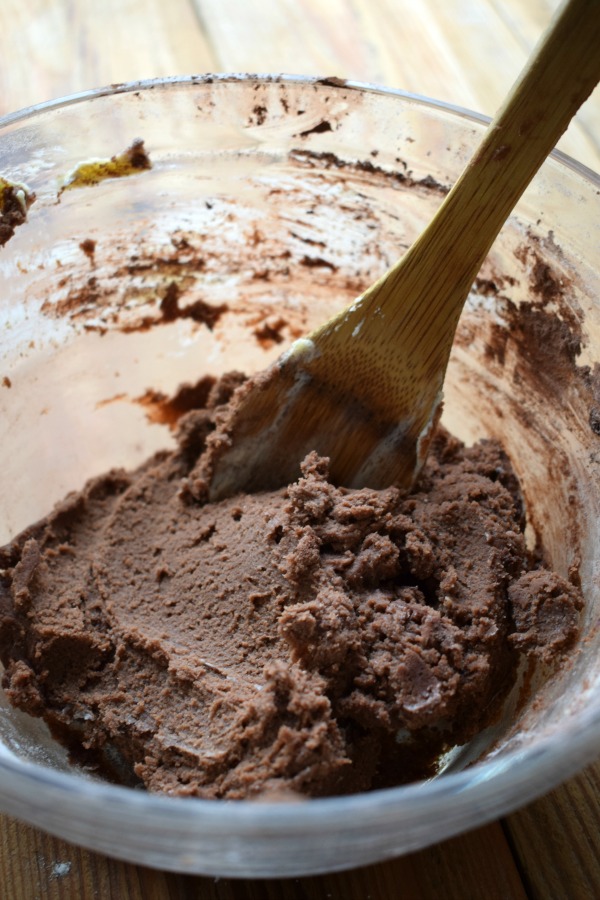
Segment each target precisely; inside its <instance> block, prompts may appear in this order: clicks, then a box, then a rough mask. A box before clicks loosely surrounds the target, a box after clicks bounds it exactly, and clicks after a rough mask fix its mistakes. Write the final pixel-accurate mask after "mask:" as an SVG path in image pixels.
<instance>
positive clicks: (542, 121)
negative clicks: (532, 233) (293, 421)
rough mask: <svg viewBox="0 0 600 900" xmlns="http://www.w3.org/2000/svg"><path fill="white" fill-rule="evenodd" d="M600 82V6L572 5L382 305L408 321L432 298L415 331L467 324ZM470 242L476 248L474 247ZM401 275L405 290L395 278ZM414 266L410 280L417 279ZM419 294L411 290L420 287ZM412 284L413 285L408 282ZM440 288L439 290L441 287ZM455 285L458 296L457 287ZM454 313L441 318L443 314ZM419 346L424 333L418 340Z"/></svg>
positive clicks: (599, 1)
mask: <svg viewBox="0 0 600 900" xmlns="http://www.w3.org/2000/svg"><path fill="white" fill-rule="evenodd" d="M599 80H600V0H569V2H566V3H564V4H563V6H562V7H561V8H560V9H559V11H558V12H557V14H556V16H555V18H554V20H553V22H552V24H551V25H550V27H549V29H548V31H547V32H546V34H545V35H544V37H543V38H542V40H541V41H540V44H539V46H538V48H537V49H536V51H535V52H534V54H533V56H532V57H531V59H530V62H529V64H528V65H527V66H526V67H525V69H523V71H522V73H521V75H520V77H519V78H518V80H517V82H516V83H515V84H514V86H513V88H512V90H511V91H510V93H509V95H508V97H507V99H506V101H505V102H504V104H503V106H502V107H501V109H500V110H499V112H498V113H497V115H496V117H495V118H494V120H493V122H492V123H491V124H490V126H489V128H488V131H487V133H486V135H485V137H484V139H483V141H482V143H481V144H480V146H479V148H478V150H477V152H476V153H475V155H474V157H473V159H472V160H471V161H470V163H469V164H468V166H467V167H466V169H465V170H464V172H463V174H462V175H461V177H460V178H459V179H458V181H457V182H456V184H455V185H454V187H453V189H452V190H451V192H450V193H449V194H448V196H447V197H446V199H445V201H444V203H443V204H442V206H441V207H440V209H439V210H438V212H437V214H436V216H435V217H434V218H433V220H432V222H431V224H430V225H429V226H428V227H427V229H426V230H425V231H424V232H423V234H422V235H421V237H420V238H419V239H418V240H417V241H416V242H415V243H414V244H413V245H412V247H411V248H410V250H409V251H408V252H407V254H406V255H405V256H404V257H403V258H402V259H401V260H400V261H399V262H398V263H397V264H396V265H395V266H394V267H393V268H392V269H391V270H390V272H389V273H388V275H386V276H385V277H384V278H385V282H386V284H385V292H384V294H383V296H382V294H381V293H380V291H379V288H378V285H377V284H376V285H374V286H373V288H372V289H371V291H368V292H367V294H371V293H372V292H373V293H374V295H375V296H376V297H377V306H379V307H380V308H381V307H382V303H385V307H384V308H385V309H386V311H388V312H390V313H391V312H393V311H394V310H396V311H398V312H400V311H401V313H402V316H403V317H404V316H405V315H406V313H407V312H408V310H407V305H406V303H407V301H408V302H410V300H412V302H413V304H415V305H416V306H418V305H419V298H420V297H422V296H423V295H426V296H428V297H429V298H433V297H437V301H438V302H437V304H429V303H428V304H427V305H426V306H423V305H421V308H420V309H418V310H415V312H416V313H417V316H416V321H415V327H416V328H417V329H418V328H419V323H420V326H421V327H427V325H428V323H429V322H431V321H432V320H435V323H436V331H438V332H440V333H442V332H443V331H444V328H445V329H446V332H447V334H448V335H449V337H450V342H451V339H452V337H453V330H454V329H453V328H451V327H450V325H449V324H448V322H451V321H456V320H458V316H459V315H460V312H461V309H462V306H463V302H464V299H465V297H466V295H467V292H468V290H469V288H470V286H471V284H472V283H473V281H474V279H475V277H476V275H477V272H478V271H479V269H480V267H481V264H482V262H483V260H484V258H485V256H486V255H487V253H488V251H489V249H490V247H491V245H492V244H493V242H494V240H495V238H496V236H497V234H498V232H499V231H500V229H501V227H502V225H503V224H504V222H505V221H506V219H507V217H508V215H509V213H510V212H511V210H512V209H513V207H514V206H515V204H516V202H517V200H518V199H519V198H520V196H521V195H522V193H523V191H524V190H525V188H526V187H527V185H528V184H529V182H530V181H531V179H532V178H533V176H534V175H535V173H536V172H537V170H538V169H539V167H540V166H541V164H542V162H543V161H544V159H545V158H546V156H547V155H548V154H549V153H550V151H551V150H552V148H553V147H554V146H555V144H556V142H557V141H558V139H559V138H560V137H561V135H562V134H563V132H564V131H565V130H566V128H567V126H568V124H569V122H570V121H571V119H572V118H573V116H574V115H575V113H576V111H577V110H578V108H579V107H580V106H581V104H582V103H583V102H584V100H586V98H587V97H588V96H589V95H590V94H591V92H592V90H593V89H594V87H595V86H596V84H597V83H598V81H599ZM465 235H468V247H466V246H465ZM400 269H401V270H402V288H401V291H399V292H395V291H394V285H395V280H394V272H395V271H397V270H400ZM408 269H410V270H411V276H410V277H409V276H408ZM411 278H412V279H413V280H412V284H413V286H414V289H411V280H410V279H411ZM407 279H408V280H407ZM432 279H434V282H435V281H436V280H437V281H438V282H439V290H436V287H435V284H432ZM449 286H451V287H452V289H451V290H448V287H449ZM444 306H447V310H444V312H445V315H444V316H442V317H441V318H440V312H439V310H440V309H441V308H443V307H444ZM414 338H415V341H414V346H415V347H419V346H420V341H419V332H418V331H417V333H415V334H414Z"/></svg>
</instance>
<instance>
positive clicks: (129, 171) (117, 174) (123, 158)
mask: <svg viewBox="0 0 600 900" xmlns="http://www.w3.org/2000/svg"><path fill="white" fill-rule="evenodd" d="M151 168H152V163H151V162H150V158H149V157H148V154H147V153H146V150H145V148H144V142H143V141H142V140H136V141H134V142H133V144H132V145H131V147H128V148H127V150H125V151H124V152H123V153H120V154H119V155H118V156H111V158H110V159H89V160H86V161H85V162H82V163H80V164H79V165H78V166H76V168H75V169H73V171H72V172H70V173H69V174H68V175H67V176H65V180H64V181H63V184H62V187H61V189H60V192H59V196H60V194H62V192H63V191H70V190H72V189H73V188H80V187H92V186H93V185H95V184H99V183H100V182H101V181H105V180H106V179H107V178H124V177H126V176H127V175H136V174H137V173H138V172H140V171H143V170H144V169H151Z"/></svg>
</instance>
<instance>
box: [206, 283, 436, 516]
mask: <svg viewBox="0 0 600 900" xmlns="http://www.w3.org/2000/svg"><path fill="white" fill-rule="evenodd" d="M363 300H364V303H361V302H360V301H359V302H357V303H355V304H354V305H353V306H352V307H351V308H350V309H349V310H347V311H345V312H344V313H342V314H341V315H340V316H339V317H337V318H336V319H334V320H332V321H331V322H329V323H327V325H325V326H323V327H322V328H321V329H319V330H318V331H316V332H313V333H312V334H311V335H310V337H309V338H303V339H301V340H299V341H296V343H295V344H293V345H292V347H291V348H290V350H289V351H288V352H287V353H285V354H284V355H283V356H282V357H281V358H280V359H279V360H277V362H275V363H274V364H273V365H272V366H271V367H270V368H269V369H267V370H266V371H265V372H263V373H261V374H260V375H258V376H256V377H255V378H253V379H251V380H250V381H249V382H248V383H246V384H245V385H244V386H243V387H242V388H241V389H240V390H239V391H238V393H237V395H236V397H235V402H234V403H233V405H232V406H231V408H230V410H229V412H228V414H227V415H226V417H225V418H224V419H223V420H222V421H221V422H220V423H219V428H218V430H217V432H216V433H215V435H214V436H213V437H212V439H209V446H208V449H207V452H206V454H205V456H204V459H203V461H202V468H203V472H204V477H205V479H206V481H207V483H208V485H209V498H210V499H211V500H219V499H221V498H223V497H226V496H229V495H231V494H233V493H236V492H238V491H260V490H271V489H275V488H279V487H282V486H284V485H286V484H289V483H290V482H291V481H293V480H294V479H296V478H297V477H298V476H299V474H300V463H301V462H302V460H303V459H304V457H305V456H306V455H307V454H308V453H309V452H311V451H312V450H315V451H316V452H317V453H319V455H321V456H326V457H328V458H329V459H330V461H331V464H330V474H331V478H332V481H333V482H334V483H336V484H340V485H345V486H348V487H364V486H369V487H375V488H380V487H387V486H389V485H391V484H394V485H397V486H399V487H405V488H408V487H410V485H411V484H412V482H413V480H414V477H415V475H416V473H417V472H418V471H419V469H420V467H421V465H422V463H423V461H424V459H425V457H426V455H427V450H428V447H429V442H430V440H431V437H432V435H433V431H434V427H435V425H436V423H437V421H438V418H439V415H440V412H441V388H442V383H443V376H444V371H443V370H442V371H440V369H439V365H438V366H436V371H434V372H432V376H431V378H430V379H429V383H428V384H427V386H426V389H425V390H424V389H423V383H422V377H423V372H422V369H418V370H415V366H414V358H413V356H411V355H403V354H402V353H400V354H390V353H389V345H388V343H387V342H386V341H381V340H379V337H380V335H379V331H380V328H384V327H385V326H384V323H383V321H382V322H381V324H380V326H375V327H374V326H373V324H372V323H373V320H372V319H371V320H370V322H371V324H370V327H369V328H365V329H364V333H362V330H361V328H360V327H359V323H360V322H361V321H364V316H367V315H370V311H369V310H368V302H367V298H366V297H365V298H363ZM357 329H358V330H357ZM361 333H362V336H361ZM444 368H445V367H444Z"/></svg>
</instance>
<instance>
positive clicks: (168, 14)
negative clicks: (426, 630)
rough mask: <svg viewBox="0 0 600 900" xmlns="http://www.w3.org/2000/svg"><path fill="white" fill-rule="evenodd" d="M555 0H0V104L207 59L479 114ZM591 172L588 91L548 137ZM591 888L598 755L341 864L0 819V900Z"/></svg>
mask: <svg viewBox="0 0 600 900" xmlns="http://www.w3.org/2000/svg"><path fill="white" fill-rule="evenodd" d="M556 6H557V0H444V2H441V0H102V2H97V0H2V2H1V3H0V114H4V113H6V112H10V111H13V110H15V109H18V108H20V107H23V106H27V105H29V104H34V103H37V102H39V101H42V100H47V99H50V98H52V97H58V96H61V95H63V94H68V93H72V92H75V91H80V90H85V89H87V88H91V87H96V86H99V85H103V84H108V83H111V82H116V81H127V80H130V79H138V78H148V77H154V76H159V75H176V74H184V73H191V72H207V71H237V72H242V71H254V72H256V71H259V72H277V71H284V72H290V71H292V72H294V73H296V74H321V75H337V76H340V77H347V78H353V79H358V80H362V81H371V82H379V83H381V84H386V85H390V86H393V87H399V88H403V89H405V90H409V91H414V92H416V93H421V94H426V95H429V96H432V97H438V98H439V99H441V100H446V101H449V102H453V103H456V104H458V105H461V106H465V107H467V108H471V109H475V110H478V111H480V112H484V113H487V114H490V115H492V114H493V113H494V111H495V109H496V107H497V105H498V103H499V102H500V100H501V99H502V97H503V95H504V94H505V92H506V91H507V89H508V87H509V86H510V84H511V83H512V81H513V80H514V78H515V76H516V75H517V73H518V71H519V69H520V68H521V66H522V64H523V62H524V59H525V57H526V54H527V53H528V52H529V50H530V49H531V47H532V45H533V43H534V42H535V40H536V39H537V36H538V35H539V34H540V32H541V30H542V29H543V27H544V25H545V23H546V22H547V21H548V19H549V16H550V14H551V12H552V10H553V9H554V8H555V7H556ZM559 147H560V148H561V149H563V150H564V151H565V152H567V153H569V154H571V155H572V156H574V157H575V158H576V159H579V160H580V161H581V162H583V163H585V164H586V165H588V166H589V167H590V168H592V169H595V170H596V171H599V170H600V92H599V91H598V90H597V91H596V92H595V94H594V95H593V96H592V98H591V99H590V100H589V101H588V102H587V103H586V104H585V106H584V107H583V108H582V110H581V111H580V113H579V114H578V116H577V118H576V120H575V122H573V123H572V125H571V127H570V128H569V130H568V132H567V134H566V135H565V137H564V138H563V140H562V141H561V143H560V144H559ZM597 897H600V762H599V763H597V764H596V765H592V766H590V767H589V768H588V769H587V770H585V771H584V772H583V773H582V774H581V775H579V776H578V777H577V778H574V779H572V780H571V781H570V782H568V783H567V784H565V785H563V786H562V787H560V788H558V789H557V790H554V791H552V792H551V793H550V794H548V795H547V796H546V797H544V798H542V799H540V800H538V801H536V802H535V803H532V804H530V805H529V806H527V807H526V808H525V809H523V810H521V811H519V812H517V813H514V814H513V815H510V816H508V817H506V818H505V819H503V820H501V821H498V822H494V823H493V824H491V825H488V826H486V827H484V828H480V829H478V830H476V831H473V832H471V833H469V834H466V835H462V836H460V837H456V838H454V839H452V840H449V841H446V842H444V843H443V844H438V845H436V846H434V847H430V848H429V849H427V850H424V851H421V852H420V853H414V854H411V855H410V856H406V857H403V858H402V859H398V860H396V861H394V862H389V863H384V864H381V865H378V866H373V867H369V868H365V869H360V870H356V871H353V872H348V873H345V874H342V875H331V876H322V877H316V878H308V879H293V880H288V881H231V880H215V879H212V878H195V877H189V876H178V875H173V874H169V873H163V872H158V871H154V870H151V869H146V868H142V867H139V866H132V865H127V864H124V863H120V862H116V861H114V860H110V859H107V858H105V857H102V856H99V855H97V854H93V853H88V852H87V851H84V850H81V849H79V848H77V847H74V846H71V845H69V844H66V843H64V842H62V841H59V840H56V839H54V838H51V837H49V836H47V835H45V834H42V833H41V832H39V831H37V830H35V829H33V828H30V827H28V826H25V825H22V824H19V823H17V822H14V821H12V820H10V819H8V818H6V817H4V818H2V817H0V898H2V900H37V898H39V900H59V898H60V900H92V898H97V900H161V898H168V900H188V898H201V900H241V898H245V900H262V898H269V900H275V898H289V900H292V898H295V900H325V898H332V900H384V898H386V900H389V898H405V900H445V898H447V900H454V898H456V900H471V898H473V900H479V898H481V900H495V898H506V900H512V898H515V900H519V898H539V900H553V898H556V900H579V898H590V900H593V898H597Z"/></svg>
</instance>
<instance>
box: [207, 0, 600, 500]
mask: <svg viewBox="0 0 600 900" xmlns="http://www.w3.org/2000/svg"><path fill="white" fill-rule="evenodd" d="M599 79H600V0H568V2H567V3H565V4H564V5H563V7H562V8H561V10H560V12H559V13H558V15H557V16H556V18H555V19H554V21H553V23H552V25H551V26H550V28H549V30H548V32H547V33H546V35H545V37H544V38H543V39H542V42H541V44H540V45H539V47H538V48H536V51H535V52H534V54H533V56H532V58H531V61H530V63H529V64H528V66H527V67H526V68H525V69H524V71H523V73H522V75H521V77H520V78H519V80H518V81H517V83H516V84H515V86H514V87H513V89H512V91H511V93H510V94H509V96H508V99H507V101H506V103H505V104H504V106H503V107H502V109H501V110H500V112H499V113H498V115H497V116H496V118H495V119H494V121H493V122H492V124H491V125H490V127H489V129H488V131H487V132H486V134H485V136H484V139H483V141H482V143H481V145H480V147H479V149H478V150H477V152H476V153H475V156H474V157H473V160H472V161H471V162H470V164H469V165H468V166H467V168H466V169H465V171H464V173H463V174H462V175H461V177H460V178H459V180H458V181H457V182H456V184H455V186H454V187H453V189H452V190H451V191H450V193H449V194H448V196H447V197H446V199H445V200H444V202H443V203H442V205H441V207H440V209H439V210H438V212H437V214H436V216H435V217H434V219H433V220H432V222H431V224H430V225H429V226H428V227H427V228H426V229H425V231H424V232H423V234H422V235H421V236H420V237H419V238H418V239H417V241H416V242H415V243H414V244H413V246H412V247H411V248H410V250H409V251H408V252H407V253H406V254H405V255H404V256H403V257H402V259H401V260H400V261H399V262H398V263H396V265H395V266H393V267H392V268H391V269H390V270H389V271H388V272H387V273H386V274H385V275H384V276H383V277H382V278H380V279H379V281H377V282H376V283H375V284H374V285H373V286H372V287H371V288H369V289H368V290H367V291H366V292H365V293H364V294H363V295H362V296H361V297H360V298H359V299H358V300H357V301H356V302H355V303H353V304H352V305H351V306H350V307H348V308H347V309H346V310H344V311H343V312H341V313H340V314H339V315H337V316H336V317H335V318H333V319H331V320H330V321H329V322H327V323H325V325H323V326H322V327H321V328H318V329H317V330H316V331H314V332H312V333H311V334H310V335H309V336H308V338H307V339H303V340H300V341H296V343H295V344H294V345H293V346H292V347H291V348H290V350H289V351H288V352H287V353H286V354H284V356H282V357H280V359H279V361H278V362H277V364H276V365H275V366H273V367H272V368H271V369H270V370H268V371H267V372H266V373H265V374H264V376H263V377H262V379H258V380H257V381H256V383H255V384H254V385H250V387H249V389H248V390H247V392H246V394H245V395H244V397H243V398H241V397H240V406H239V409H238V411H237V413H236V415H235V416H234V417H233V419H232V421H231V422H230V423H229V425H228V431H227V440H223V439H221V438H219V442H216V443H215V447H217V450H216V451H215V454H213V457H212V458H211V461H210V465H211V466H212V469H211V472H210V473H209V477H208V479H207V480H208V482H209V483H211V488H210V490H211V497H212V498H213V499H217V498H219V497H222V496H226V495H227V493H232V492H233V490H235V489H238V490H239V489H241V488H250V489H254V490H256V489H263V488H267V487H275V486H278V485H281V484H286V483H288V482H289V480H291V479H292V478H294V477H296V475H297V472H298V466H299V463H300V460H301V459H302V457H303V456H304V454H305V453H306V452H308V451H309V450H317V451H318V452H319V453H320V454H322V455H324V456H328V457H330V458H331V477H332V478H333V480H334V481H336V482H338V483H339V484H345V485H348V486H355V487H362V486H364V485H368V486H369V487H385V486H387V485H390V484H395V485H399V486H401V487H408V486H410V484H411V483H412V481H413V479H414V477H415V475H416V474H418V471H419V469H420V466H421V465H422V463H423V461H424V459H425V456H426V453H427V448H428V445H429V441H430V440H431V436H432V434H433V430H434V425H435V422H436V421H437V418H438V417H439V413H440V410H441V397H442V386H443V381H444V375H445V372H446V366H447V364H448V359H449V356H450V349H451V346H452V342H453V339H454V333H455V330H456V325H457V322H458V317H459V315H460V313H461V310H462V308H463V305H464V302H465V300H466V298H467V296H468V293H469V289H470V287H471V285H472V283H473V281H474V280H475V277H476V275H477V272H478V271H479V268H480V266H481V264H482V262H483V260H484V258H485V256H486V254H487V253H488V251H489V249H490V247H491V245H492V243H493V242H494V240H495V238H496V236H497V234H498V232H499V231H500V229H501V227H502V225H503V224H504V222H505V221H506V218H507V217H508V215H509V213H510V212H511V210H512V208H513V207H514V205H515V203H516V202H517V200H518V199H519V197H520V196H521V194H522V193H523V191H524V190H525V188H526V187H527V185H528V184H529V182H530V180H531V178H532V177H533V175H534V174H535V172H536V171H537V170H538V168H539V167H540V165H541V163H542V162H543V161H544V159H545V157H546V156H547V155H548V153H549V152H550V150H551V149H552V147H553V146H554V145H555V143H556V141H557V140H558V138H559V137H560V136H561V134H562V133H563V131H564V130H565V128H566V127H567V125H568V123H569V121H570V120H571V118H572V117H573V115H574V114H575V112H576V110H577V109H578V108H579V106H580V105H581V104H582V103H583V101H584V100H585V99H586V97H587V96H588V95H589V94H590V93H591V91H592V90H593V88H594V86H595V85H596V83H597V81H598V80H599ZM211 479H212V482H211Z"/></svg>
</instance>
